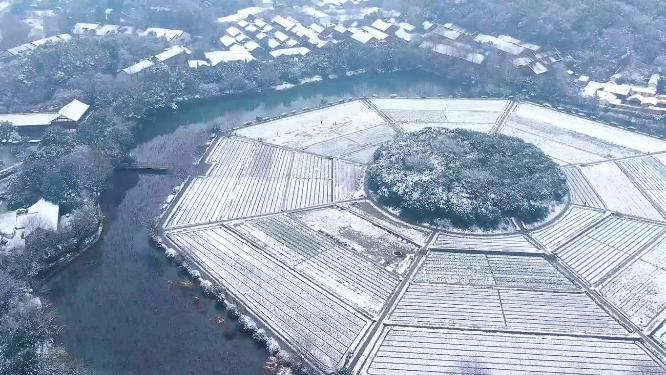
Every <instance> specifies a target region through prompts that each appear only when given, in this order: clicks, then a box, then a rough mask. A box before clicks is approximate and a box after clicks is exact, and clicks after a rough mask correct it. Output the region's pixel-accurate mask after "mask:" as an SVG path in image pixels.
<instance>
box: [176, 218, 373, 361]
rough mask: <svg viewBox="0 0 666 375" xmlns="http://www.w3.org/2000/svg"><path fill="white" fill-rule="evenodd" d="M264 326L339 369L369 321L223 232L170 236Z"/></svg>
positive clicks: (219, 229)
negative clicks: (263, 323)
mask: <svg viewBox="0 0 666 375" xmlns="http://www.w3.org/2000/svg"><path fill="white" fill-rule="evenodd" d="M168 236H169V237H170V238H171V240H173V241H174V242H175V244H176V245H177V246H178V247H179V248H180V249H181V250H182V251H184V252H186V253H187V254H188V255H189V256H191V257H192V258H194V259H195V260H196V261H197V263H198V264H199V265H200V266H201V267H203V268H204V269H205V270H206V271H207V273H208V274H210V275H211V277H213V278H214V279H215V281H216V282H218V283H220V284H221V285H223V286H224V287H225V288H226V289H227V290H228V291H230V292H231V293H232V294H233V296H235V297H236V298H239V299H240V301H241V302H242V303H243V305H245V306H247V307H248V308H249V309H250V310H251V311H252V313H253V314H255V315H256V316H257V317H258V318H259V319H261V321H263V322H265V323H266V324H268V326H269V327H270V328H271V329H272V330H274V331H275V332H276V333H277V334H279V335H280V336H281V337H282V338H283V339H285V340H286V341H287V342H289V343H290V344H291V345H293V346H294V347H295V348H297V349H298V350H299V352H302V353H304V354H305V355H306V357H307V358H309V359H311V360H313V361H315V362H316V363H317V364H319V365H320V366H321V368H322V369H325V370H327V371H331V370H333V369H335V368H336V367H337V366H338V364H339V363H340V361H341V360H342V359H343V358H344V356H345V353H346V352H347V351H348V350H349V348H350V347H351V345H352V344H353V343H354V341H355V340H356V338H357V337H358V336H359V334H361V332H363V331H364V330H365V329H366V327H367V325H368V324H369V321H368V320H367V319H366V318H364V317H363V316H362V315H361V314H360V313H358V312H356V311H354V310H353V309H352V308H351V307H349V306H347V305H346V304H344V303H342V302H341V301H339V300H337V299H335V298H333V297H332V296H330V295H329V294H328V293H326V292H324V291H323V290H321V289H320V288H319V287H317V286H315V285H314V284H312V283H310V282H308V281H306V280H304V279H302V278H300V277H297V276H296V275H294V274H293V273H292V272H290V271H288V270H287V269H286V268H283V266H282V265H280V264H279V263H278V262H276V261H274V260H273V259H272V258H271V257H269V256H267V255H266V254H265V253H264V252H263V251H261V250H259V249H258V248H256V247H254V246H251V245H250V244H248V243H247V242H245V241H244V240H242V239H241V238H240V237H238V236H236V235H234V234H233V233H231V232H230V231H228V230H226V229H225V228H223V227H209V228H205V229H201V230H195V231H181V232H178V233H171V234H169V235H168Z"/></svg>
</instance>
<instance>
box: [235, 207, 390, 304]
mask: <svg viewBox="0 0 666 375" xmlns="http://www.w3.org/2000/svg"><path fill="white" fill-rule="evenodd" d="M233 228H234V229H236V230H237V231H238V232H239V233H241V234H242V235H243V237H245V238H247V239H249V240H250V241H251V242H252V243H254V244H256V245H257V246H259V247H260V248H261V249H263V250H264V251H266V252H267V253H268V254H270V255H272V256H273V257H275V258H276V259H277V260H279V261H280V262H283V263H285V264H286V265H288V266H289V267H291V268H292V269H293V270H295V271H296V272H299V273H301V274H302V275H304V276H305V277H306V278H308V279H310V280H312V282H314V283H316V284H317V285H319V286H322V287H324V288H325V289H326V290H328V291H330V292H332V293H333V294H335V295H337V296H338V297H340V298H341V299H342V300H344V301H345V302H347V303H348V304H350V305H352V306H355V307H357V308H359V309H361V310H363V311H365V312H366V313H368V314H369V315H371V316H375V315H377V314H378V313H379V311H380V310H381V308H382V307H383V306H384V304H385V303H386V301H387V300H388V298H389V296H390V295H391V293H392V292H393V289H395V287H396V286H397V284H398V277H397V276H396V275H394V274H392V273H390V272H389V271H387V270H385V269H384V268H383V267H382V266H380V265H379V264H377V263H374V262H372V261H370V260H369V259H367V258H365V257H363V256H360V255H359V254H358V253H357V252H355V251H353V250H351V249H346V248H345V247H344V246H342V245H340V244H336V243H335V242H334V241H333V240H331V239H329V238H327V237H326V236H325V235H323V234H321V233H319V232H317V231H316V230H314V229H312V228H310V227H308V226H306V225H304V224H302V223H300V222H299V221H297V220H295V219H293V218H291V217H290V216H289V215H285V214H280V215H274V216H269V217H262V218H258V219H253V220H248V221H242V222H239V223H234V225H233Z"/></svg>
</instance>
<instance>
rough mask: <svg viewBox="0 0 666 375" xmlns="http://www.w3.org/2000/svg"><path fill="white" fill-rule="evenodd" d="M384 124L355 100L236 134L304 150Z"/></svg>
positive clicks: (263, 124)
mask: <svg viewBox="0 0 666 375" xmlns="http://www.w3.org/2000/svg"><path fill="white" fill-rule="evenodd" d="M384 123H385V122H384V120H383V119H382V117H381V116H380V115H379V114H377V113H376V112H374V111H372V110H371V109H369V108H368V107H367V106H366V105H364V104H363V102H361V101H353V102H348V103H344V104H339V105H335V106H331V107H327V108H323V109H317V110H314V111H308V112H304V113H301V114H298V115H294V116H289V117H285V118H282V119H279V120H274V121H269V122H265V123H262V124H258V125H254V126H250V127H247V128H243V129H240V130H238V131H236V134H238V135H242V136H245V137H248V138H254V139H259V140H263V141H266V142H268V143H272V144H276V145H282V146H288V147H292V148H299V149H304V148H307V147H308V146H311V145H314V144H316V143H321V142H325V141H327V140H330V139H334V138H338V137H340V136H343V135H345V134H350V133H355V132H358V131H361V130H365V129H369V128H374V127H377V126H378V125H382V124H384Z"/></svg>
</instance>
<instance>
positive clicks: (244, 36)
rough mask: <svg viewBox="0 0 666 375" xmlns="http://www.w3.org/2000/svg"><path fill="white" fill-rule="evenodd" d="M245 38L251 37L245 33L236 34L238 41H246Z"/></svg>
mask: <svg viewBox="0 0 666 375" xmlns="http://www.w3.org/2000/svg"><path fill="white" fill-rule="evenodd" d="M245 39H250V38H249V37H248V36H247V35H245V34H238V35H236V41H237V42H239V43H240V42H244V41H245Z"/></svg>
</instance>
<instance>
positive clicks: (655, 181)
mask: <svg viewBox="0 0 666 375" xmlns="http://www.w3.org/2000/svg"><path fill="white" fill-rule="evenodd" d="M617 164H618V165H619V166H620V167H621V168H622V169H623V170H624V171H625V172H626V173H627V174H628V175H629V176H630V177H631V178H632V179H633V181H635V182H636V184H637V185H638V186H639V187H640V188H641V189H642V190H643V192H645V194H647V195H648V197H650V199H651V200H652V202H654V203H655V204H656V205H657V207H658V208H659V209H661V211H662V212H666V166H664V165H663V164H661V163H660V162H659V160H657V159H654V158H652V157H649V156H646V157H643V158H638V159H627V160H621V161H619V162H618V163H617Z"/></svg>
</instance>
